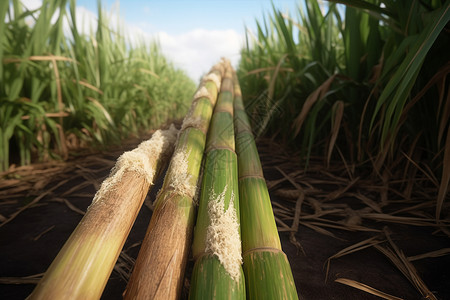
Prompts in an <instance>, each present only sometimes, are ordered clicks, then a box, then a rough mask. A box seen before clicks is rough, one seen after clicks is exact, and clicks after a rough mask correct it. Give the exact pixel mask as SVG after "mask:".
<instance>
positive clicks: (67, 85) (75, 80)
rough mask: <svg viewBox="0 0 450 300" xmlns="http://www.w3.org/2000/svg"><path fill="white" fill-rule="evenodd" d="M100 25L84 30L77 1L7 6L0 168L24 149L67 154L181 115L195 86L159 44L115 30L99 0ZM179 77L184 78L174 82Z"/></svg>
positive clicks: (2, 17)
mask: <svg viewBox="0 0 450 300" xmlns="http://www.w3.org/2000/svg"><path fill="white" fill-rule="evenodd" d="M98 9H99V11H98V13H99V15H98V19H97V27H96V28H92V30H91V33H90V34H87V33H84V32H83V31H82V30H81V29H80V27H79V26H80V24H78V23H77V21H78V19H77V18H78V17H77V14H76V3H75V0H71V1H67V0H66V1H54V0H44V1H43V4H42V7H40V8H39V9H37V10H35V11H29V10H27V9H26V8H25V7H24V6H23V5H22V4H21V2H20V1H19V0H13V1H2V2H1V4H0V37H1V38H0V62H1V63H0V81H1V84H0V115H1V121H0V140H1V147H0V171H1V170H5V169H7V168H8V166H9V164H10V162H11V155H15V153H16V152H15V153H9V152H10V150H11V151H16V150H17V153H18V154H20V157H19V158H20V163H22V164H27V163H30V162H31V161H32V159H34V158H39V159H40V160H46V159H49V158H57V157H67V154H68V151H69V150H71V149H76V148H77V147H80V146H106V145H109V144H111V143H113V142H119V141H120V140H121V139H123V138H125V137H127V136H129V135H130V134H138V133H139V132H140V131H141V130H148V129H151V128H156V127H158V126H159V125H161V124H162V123H163V122H165V121H167V120H168V119H173V118H180V117H182V116H183V115H184V114H185V113H186V112H187V108H188V106H189V102H188V101H190V99H191V96H192V94H193V92H194V90H195V84H194V83H193V82H192V81H191V80H190V79H189V78H188V77H187V76H186V75H185V74H184V73H183V72H182V71H180V70H177V69H175V68H174V67H173V65H172V64H171V63H170V62H168V61H167V60H166V58H165V57H164V56H163V55H162V53H161V51H160V48H159V46H158V45H157V44H155V43H148V42H146V41H144V39H143V38H142V39H141V40H140V41H137V42H136V41H134V40H132V39H131V37H128V36H126V34H125V33H124V32H122V28H121V27H120V26H119V28H118V29H117V30H116V31H114V30H113V29H111V28H112V27H113V26H110V24H112V23H111V22H110V20H109V17H108V15H107V14H105V12H104V11H103V10H102V8H101V4H100V2H98ZM174 82H176V84H174Z"/></svg>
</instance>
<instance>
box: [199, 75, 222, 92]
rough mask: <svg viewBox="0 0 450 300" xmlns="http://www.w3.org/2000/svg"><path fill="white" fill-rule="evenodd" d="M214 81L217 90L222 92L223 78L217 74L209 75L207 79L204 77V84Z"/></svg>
mask: <svg viewBox="0 0 450 300" xmlns="http://www.w3.org/2000/svg"><path fill="white" fill-rule="evenodd" d="M206 81H212V82H214V84H215V85H216V87H217V90H220V83H221V78H220V77H219V76H218V75H217V74H215V73H209V74H208V75H206V76H205V77H203V82H206Z"/></svg>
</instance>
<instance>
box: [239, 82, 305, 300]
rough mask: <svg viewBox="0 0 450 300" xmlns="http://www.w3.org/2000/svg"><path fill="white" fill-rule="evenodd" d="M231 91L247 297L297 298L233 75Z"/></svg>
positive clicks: (259, 298) (240, 96) (249, 127)
mask: <svg viewBox="0 0 450 300" xmlns="http://www.w3.org/2000/svg"><path fill="white" fill-rule="evenodd" d="M234 94H235V97H234V114H235V118H234V124H235V132H236V153H237V157H238V165H239V200H240V201H239V204H240V212H241V233H242V253H243V254H242V257H243V262H244V264H243V269H244V274H245V285H246V291H247V299H258V300H261V299H268V300H272V299H298V294H297V290H296V287H295V282H294V278H293V276H292V271H291V268H290V265H289V261H288V259H287V256H286V254H285V253H284V252H283V251H282V249H281V243H280V238H279V236H278V231H277V226H276V223H275V218H274V215H273V210H272V206H271V203H270V197H269V192H268V190H267V185H266V181H265V179H264V175H263V172H262V167H261V162H260V159H259V155H258V150H257V148H256V144H255V141H254V137H253V134H252V130H251V126H250V122H249V120H248V117H247V114H246V112H245V108H244V104H243V101H242V95H241V89H240V86H239V82H238V80H237V76H236V75H235V74H234Z"/></svg>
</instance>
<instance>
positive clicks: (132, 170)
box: [28, 127, 177, 299]
mask: <svg viewBox="0 0 450 300" xmlns="http://www.w3.org/2000/svg"><path fill="white" fill-rule="evenodd" d="M176 133H177V130H176V129H175V128H174V127H172V128H171V129H170V130H167V131H160V130H158V131H157V132H155V133H154V134H153V136H152V138H151V139H150V140H149V141H146V142H143V143H141V144H140V145H139V147H138V148H136V149H135V150H133V151H129V152H125V153H124V154H123V155H122V156H121V157H120V158H119V159H118V160H117V163H116V165H115V167H114V168H113V170H112V171H111V175H110V176H109V177H108V178H107V179H106V180H105V181H104V182H103V183H102V185H101V187H100V189H99V190H98V191H97V193H96V195H95V197H94V199H93V201H92V204H91V205H90V206H89V208H88V210H87V211H86V214H85V215H84V217H83V219H82V220H81V221H80V223H79V224H78V226H77V227H76V228H75V230H74V232H73V233H72V235H71V236H70V237H69V239H68V240H67V242H66V243H65V244H64V246H63V248H62V249H61V251H60V252H59V253H58V255H57V256H56V258H55V260H54V261H53V262H52V264H51V265H50V267H49V268H48V270H47V272H46V273H45V275H44V277H43V278H42V279H41V281H40V282H39V283H38V285H37V287H36V288H35V289H34V291H33V292H32V294H31V295H30V296H29V298H28V299H100V296H101V295H102V292H103V289H104V288H105V286H106V283H107V281H108V278H109V276H110V274H111V272H112V270H113V268H114V265H115V263H116V261H117V258H118V257H119V254H120V251H121V250H122V247H123V245H124V243H125V240H126V238H127V236H128V234H129V232H130V230H131V227H132V226H133V223H134V221H135V219H136V217H137V214H138V212H139V210H140V208H141V206H142V203H143V202H144V199H145V197H146V196H147V193H148V189H149V186H150V185H151V183H152V181H153V180H154V178H156V177H157V176H158V174H159V173H160V172H161V170H162V169H164V166H165V165H166V164H167V162H168V160H169V157H170V156H171V154H172V151H173V148H174V144H175V139H176Z"/></svg>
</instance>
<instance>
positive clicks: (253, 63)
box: [238, 0, 450, 215]
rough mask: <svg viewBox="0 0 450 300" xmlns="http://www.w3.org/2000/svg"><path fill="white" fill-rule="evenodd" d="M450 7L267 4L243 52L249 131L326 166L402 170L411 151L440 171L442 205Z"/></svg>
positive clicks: (448, 167) (388, 2) (379, 0)
mask: <svg viewBox="0 0 450 300" xmlns="http://www.w3.org/2000/svg"><path fill="white" fill-rule="evenodd" d="M338 3H340V4H338ZM341 4H345V6H344V5H341ZM449 7H450V1H448V0H447V1H418V0H414V1H394V0H365V1H363V0H336V1H331V2H327V3H326V4H323V5H319V4H318V2H316V1H305V5H304V6H301V7H299V9H298V16H297V20H294V19H292V18H291V17H290V16H287V15H285V14H282V13H281V12H280V11H278V10H277V9H276V8H275V7H274V9H273V11H272V13H271V14H270V15H269V16H268V17H267V18H266V19H264V22H263V24H264V26H262V25H261V23H260V22H259V21H257V28H258V32H257V35H256V36H252V35H251V34H250V33H249V34H247V45H246V47H245V48H244V49H242V52H241V54H242V58H241V61H240V65H239V71H238V75H239V77H240V82H241V86H242V91H243V96H244V100H245V102H246V107H247V110H248V112H249V115H250V117H251V119H252V121H253V123H254V124H253V127H254V128H260V130H259V131H257V133H258V132H263V131H264V132H265V133H266V134H268V135H271V136H276V137H277V138H279V139H282V140H284V141H286V142H288V143H291V144H293V145H295V146H296V147H298V148H299V149H300V150H301V157H302V158H304V159H305V160H306V164H307V162H308V159H309V158H310V156H311V155H323V154H324V153H325V154H326V155H325V156H324V157H327V160H328V162H329V160H330V159H332V158H333V157H339V158H341V159H345V160H346V161H347V162H350V163H352V164H354V165H358V166H369V167H373V169H374V171H375V173H377V174H381V173H382V172H385V171H387V173H389V174H391V176H398V175H399V174H403V176H408V173H407V171H404V172H402V171H399V170H401V168H399V166H400V165H403V166H404V167H406V166H408V165H410V162H411V161H410V158H411V157H414V158H415V159H418V160H420V162H422V163H424V164H426V165H427V166H426V169H427V170H433V172H434V173H441V172H442V173H441V174H443V177H442V181H441V189H440V192H439V197H438V198H439V200H438V202H439V201H441V202H440V203H441V204H442V201H443V199H444V198H445V195H446V193H447V190H448V189H447V187H448V184H449V181H450V176H445V174H447V173H449V172H450V162H447V161H446V160H444V153H449V151H447V150H445V149H448V148H449V147H450V140H445V137H446V136H448V134H446V132H448V131H449V129H448V128H449V116H450V112H449V109H448V107H450V103H449V99H450V98H449V96H448V95H449V88H448V86H449V85H448V74H449V71H450V67H449V58H450V55H449V52H448V45H450V41H449V35H448V24H449V21H450V8H449ZM342 17H344V18H342ZM274 107H276V110H274V109H272V110H271V108H274ZM261 115H263V117H261ZM280 119H281V120H283V122H280ZM261 120H263V121H264V122H262V121H261ZM336 149H337V150H336ZM399 161H401V162H402V163H401V164H399ZM414 164H415V165H417V164H416V163H414ZM395 166H396V169H395V168H394V167H395ZM383 170H384V171H383ZM396 170H397V171H396ZM427 176H429V174H427ZM437 210H438V212H437V214H438V215H439V212H440V208H439V205H438V209H437Z"/></svg>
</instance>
